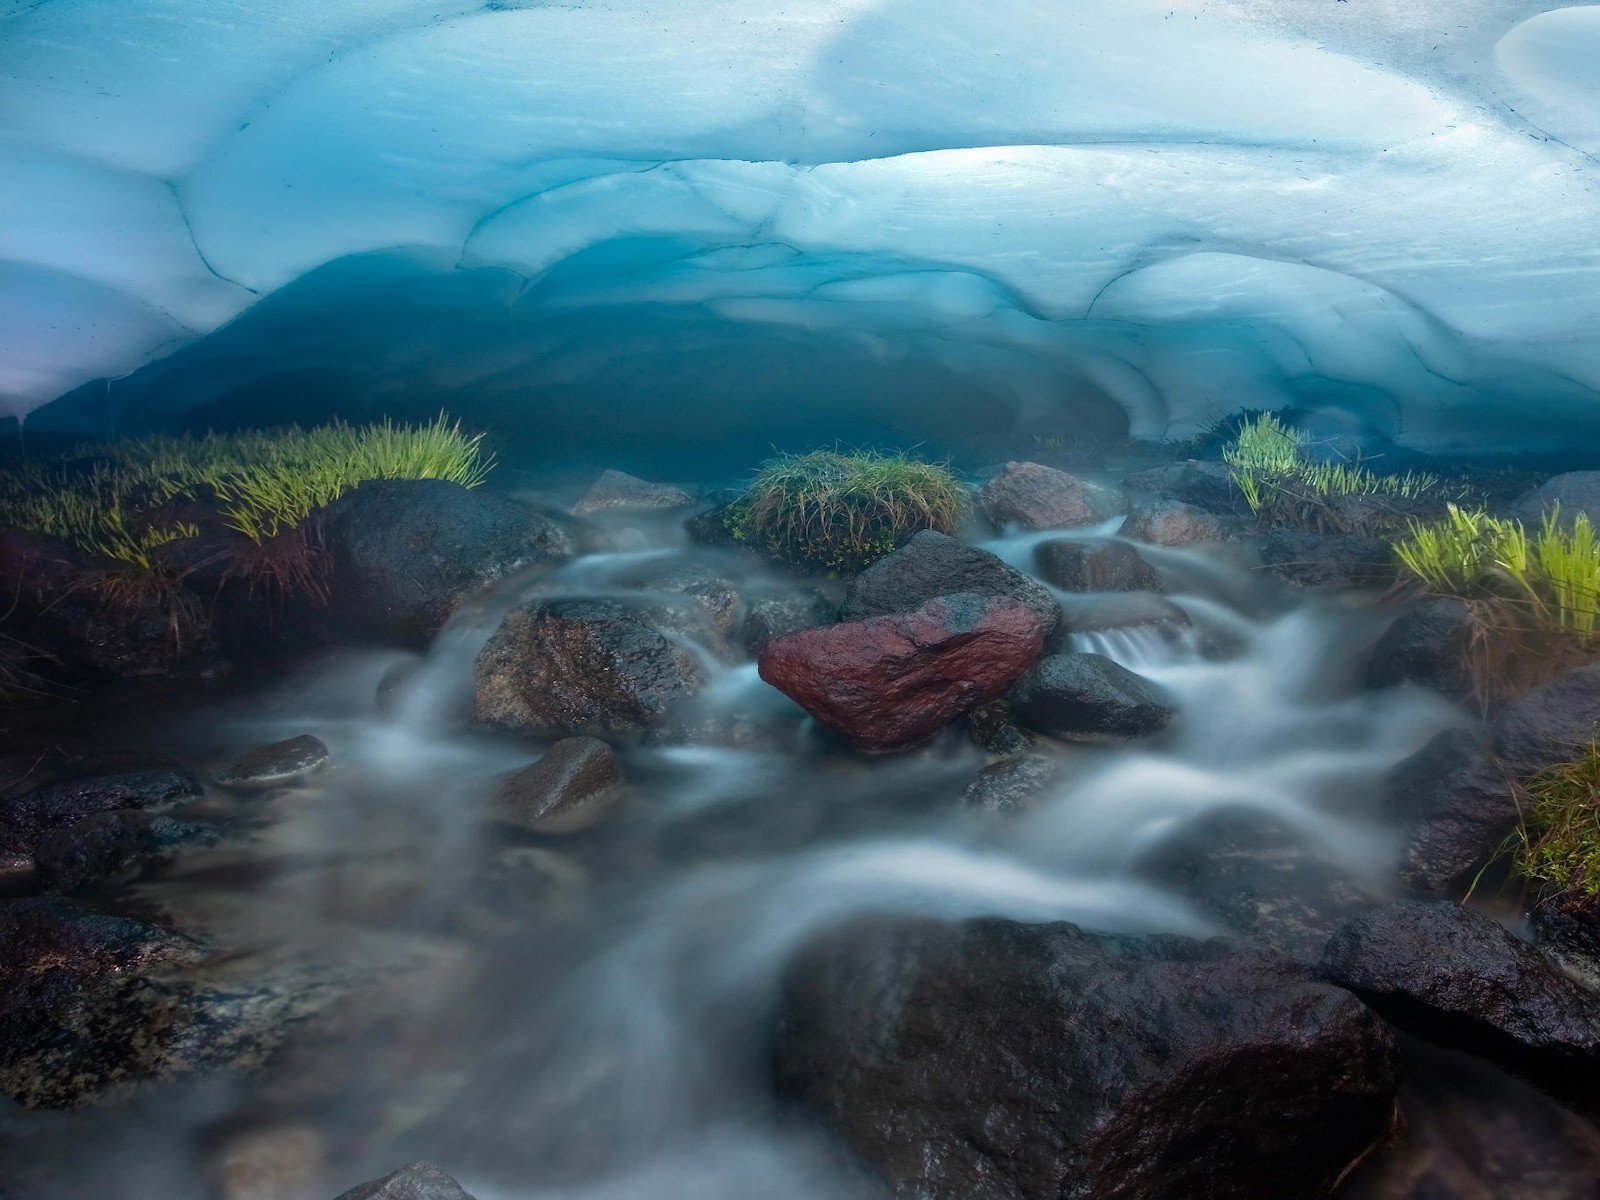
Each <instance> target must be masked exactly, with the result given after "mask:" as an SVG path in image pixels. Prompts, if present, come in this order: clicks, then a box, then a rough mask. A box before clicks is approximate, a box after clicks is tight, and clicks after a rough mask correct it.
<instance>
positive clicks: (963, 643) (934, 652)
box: [760, 592, 1044, 750]
mask: <svg viewBox="0 0 1600 1200" xmlns="http://www.w3.org/2000/svg"><path fill="white" fill-rule="evenodd" d="M1043 646H1044V626H1043V624H1042V623H1041V622H1040V620H1039V617H1038V615H1037V614H1036V613H1035V612H1034V611H1033V610H1032V609H1030V608H1028V606H1027V605H1025V604H1023V603H1022V602H1021V601H1019V600H1015V599H1012V598H1011V597H1009V596H988V597H984V596H978V595H974V594H973V593H970V592H963V593H958V594H956V595H951V596H942V597H939V598H937V599H934V600H930V601H929V602H928V603H926V604H924V605H923V606H922V607H921V608H919V609H917V610H916V611H915V612H912V613H907V614H903V615H896V616H885V617H869V618H867V619H866V620H862V621H848V622H845V623H844V624H840V625H829V626H825V627H823V628H821V629H808V630H803V631H801V632H799V633H791V634H786V635H785V636H783V637H780V638H774V639H773V640H772V641H770V642H768V643H767V645H766V647H765V649H763V650H762V652H761V658H760V671H761V678H762V679H764V680H766V681H767V682H768V683H770V684H771V685H772V686H773V687H775V688H777V689H778V690H779V691H781V692H783V693H784V694H785V695H786V696H788V697H790V698H791V699H792V700H794V701H795V702H796V703H797V704H799V705H800V706H801V707H802V708H804V709H805V710H806V711H807V712H809V713H810V714H811V715H812V716H814V717H816V718H817V720H818V721H820V722H821V723H822V724H824V725H826V726H827V727H828V728H829V729H832V730H833V731H834V732H836V733H838V734H839V735H840V736H842V737H844V738H845V739H846V740H848V741H850V742H851V743H853V744H854V745H857V746H860V747H863V748H864V749H869V750H892V749H897V748H900V747H903V746H910V745H915V744H916V743H917V742H920V741H922V740H924V739H925V738H927V737H929V736H930V735H932V734H933V733H935V732H937V731H938V730H940V729H942V728H944V726H946V725H948V724H949V723H950V722H951V721H953V720H955V719H956V718H957V717H959V716H961V715H962V714H963V713H966V712H969V711H971V710H972V709H974V708H976V707H977V706H978V705H980V704H984V703H986V702H988V701H990V700H994V699H996V698H997V697H999V696H1000V695H1002V694H1003V693H1004V692H1005V691H1006V690H1007V689H1008V688H1010V687H1011V685H1012V684H1013V683H1015V682H1016V681H1017V679H1018V677H1019V676H1021V674H1022V673H1023V672H1024V671H1026V670H1027V669H1028V667H1029V666H1031V665H1032V664H1033V661H1034V660H1035V659H1036V658H1038V657H1039V652H1040V650H1041V649H1042V648H1043Z"/></svg>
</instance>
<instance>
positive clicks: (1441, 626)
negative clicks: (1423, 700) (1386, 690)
mask: <svg viewBox="0 0 1600 1200" xmlns="http://www.w3.org/2000/svg"><path fill="white" fill-rule="evenodd" d="M1472 628H1473V627H1472V620H1471V617H1470V616H1469V614H1468V612H1467V606H1466V605H1465V604H1464V603H1463V602H1462V601H1460V600H1454V599H1451V598H1449V597H1445V596H1440V597H1438V598H1435V599H1432V600H1424V601H1423V602H1422V603H1420V604H1417V605H1416V606H1414V607H1412V608H1409V609H1407V610H1406V611H1405V612H1403V613H1401V614H1400V616H1398V617H1397V618H1395V621H1394V624H1392V625H1390V626H1389V628H1388V629H1387V630H1385V631H1384V634H1383V636H1382V637H1380V638H1379V639H1378V641H1377V644H1376V645H1375V646H1373V648H1372V658H1371V660H1370V661H1369V662H1368V663H1367V672H1366V680H1367V686H1368V687H1375V688H1383V687H1394V686H1396V685H1398V684H1402V683H1414V684H1418V685H1419V686H1421V687H1425V688H1432V689H1433V690H1434V691H1437V692H1441V693H1443V694H1444V695H1446V696H1448V697H1450V698H1451V699H1452V700H1465V699H1467V698H1468V697H1470V696H1471V695H1472V694H1473V692H1474V691H1475V690H1476V689H1475V684H1474V682H1473V678H1472V672H1471V670H1470V669H1469V668H1468V665H1467V663H1468V658H1467V653H1468V649H1469V647H1470V646H1471V643H1472V636H1473V635H1472Z"/></svg>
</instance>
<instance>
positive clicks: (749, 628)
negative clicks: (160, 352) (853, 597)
mask: <svg viewBox="0 0 1600 1200" xmlns="http://www.w3.org/2000/svg"><path fill="white" fill-rule="evenodd" d="M836 607H837V606H836V605H833V604H830V603H829V602H828V598H827V597H826V596H824V595H823V594H822V593H821V592H819V591H816V590H815V589H809V588H808V589H807V590H805V591H803V592H796V593H793V594H786V595H779V596H757V597H755V598H753V599H752V600H751V601H750V604H749V607H748V608H747V609H746V611H745V615H744V623H743V624H742V625H741V626H740V628H739V643H740V645H742V646H743V647H744V648H745V650H746V652H747V653H749V654H750V655H752V656H754V655H758V654H760V653H761V650H762V648H763V647H764V646H766V644H767V643H768V642H770V641H771V640H772V639H773V638H778V637H783V636H784V635H785V634H789V633H799V632H800V631H801V630H802V629H815V628H816V627H817V626H819V625H826V624H827V623H828V622H829V621H831V620H833V614H834V611H835V609H836Z"/></svg>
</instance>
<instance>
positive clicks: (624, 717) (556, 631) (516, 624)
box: [473, 600, 706, 737]
mask: <svg viewBox="0 0 1600 1200" xmlns="http://www.w3.org/2000/svg"><path fill="white" fill-rule="evenodd" d="M656 617H657V614H656V613H654V612H653V611H652V610H651V609H649V608H643V607H638V606H630V605H624V604H621V603H617V602H615V601H611V600H550V601H536V602H534V603H531V604H526V605H523V606H522V607H521V608H515V609H512V610H511V612H509V613H508V614H507V615H506V618H505V620H504V621H503V622H502V623H501V625H500V628H499V630H498V631H496V633H495V635H494V636H493V637H491V638H490V639H489V641H488V643H487V644H485V646H484V648H483V649H482V650H481V651H480V652H479V654H478V657H477V660H476V661H475V662H474V664H473V680H474V701H473V715H474V717H475V719H476V720H478V721H480V722H482V723H484V724H486V725H495V726H498V727H500V728H503V729H511V730H515V731H517V732H521V733H528V734H533V735H536V736H540V737H565V736H569V735H572V734H580V733H592V734H602V735H603V734H629V733H638V732H640V731H641V730H643V729H644V728H645V727H647V726H649V725H652V724H654V723H655V722H657V721H659V720H661V719H662V717H664V716H665V715H666V714H667V712H668V710H669V709H671V708H672V707H673V706H674V705H675V704H677V703H678V702H679V701H681V700H683V699H685V698H686V697H689V696H692V695H694V694H695V693H696V692H697V691H698V690H699V689H700V687H701V685H702V684H703V683H704V682H705V679H706V672H705V668H704V667H703V666H702V664H701V661H700V659H699V658H698V657H697V656H696V654H695V653H693V652H692V650H691V649H689V648H688V646H686V645H685V639H684V638H683V637H682V636H681V635H678V634H677V633H676V631H670V632H669V631H667V630H664V629H663V627H662V624H661V622H660V621H659V620H657V619H656Z"/></svg>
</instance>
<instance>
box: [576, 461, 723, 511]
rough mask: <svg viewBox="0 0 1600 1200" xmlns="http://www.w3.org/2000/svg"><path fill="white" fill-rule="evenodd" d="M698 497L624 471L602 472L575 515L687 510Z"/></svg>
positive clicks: (590, 487) (580, 503) (578, 506)
mask: <svg viewBox="0 0 1600 1200" xmlns="http://www.w3.org/2000/svg"><path fill="white" fill-rule="evenodd" d="M693 503H694V497H693V496H691V495H690V494H689V493H688V492H686V491H684V490H683V489H682V488H678V487H673V486H672V485H671V484H666V483H651V482H649V481H648V480H645V479H640V478H638V477H637V476H634V475H629V474H627V473H626V472H624V471H610V470H607V471H602V472H601V473H600V477H599V478H598V479H596V480H595V481H594V482H593V483H591V484H590V485H589V487H588V490H586V491H585V492H584V493H583V495H582V496H580V497H578V500H577V503H575V504H574V505H573V506H572V511H573V513H574V514H575V515H577V516H588V515H590V514H593V513H602V512H655V511H659V510H662V509H672V508H687V507H688V506H689V505H691V504H693Z"/></svg>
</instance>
